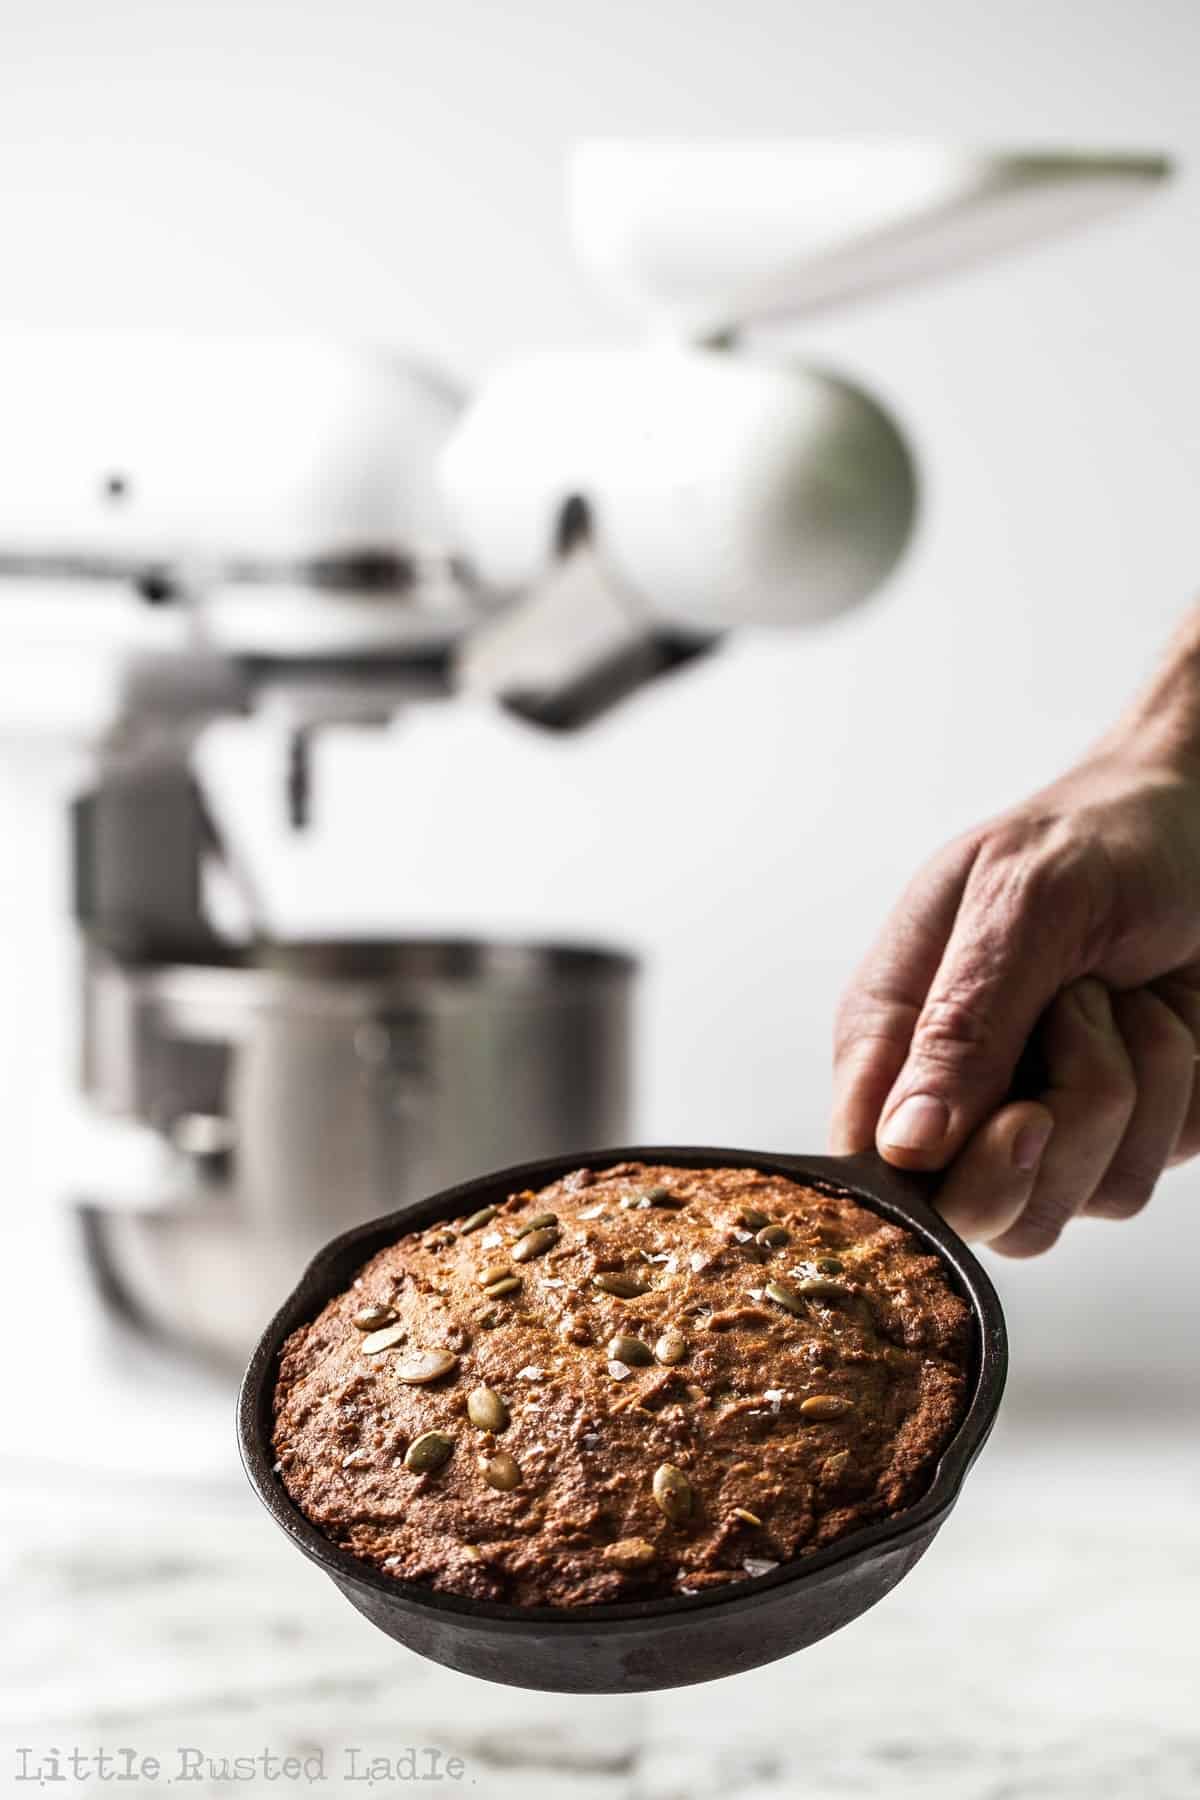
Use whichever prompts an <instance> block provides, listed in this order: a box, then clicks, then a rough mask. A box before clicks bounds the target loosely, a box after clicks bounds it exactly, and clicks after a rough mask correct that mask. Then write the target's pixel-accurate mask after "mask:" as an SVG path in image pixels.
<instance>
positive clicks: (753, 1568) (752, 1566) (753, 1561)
mask: <svg viewBox="0 0 1200 1800" xmlns="http://www.w3.org/2000/svg"><path fill="white" fill-rule="evenodd" d="M742 1567H743V1569H745V1571H746V1573H747V1575H769V1574H770V1573H771V1570H772V1569H777V1568H778V1567H779V1564H778V1563H777V1562H771V1561H770V1559H769V1558H768V1557H765V1556H748V1557H747V1558H746V1560H745V1561H744V1562H743V1564H742Z"/></svg>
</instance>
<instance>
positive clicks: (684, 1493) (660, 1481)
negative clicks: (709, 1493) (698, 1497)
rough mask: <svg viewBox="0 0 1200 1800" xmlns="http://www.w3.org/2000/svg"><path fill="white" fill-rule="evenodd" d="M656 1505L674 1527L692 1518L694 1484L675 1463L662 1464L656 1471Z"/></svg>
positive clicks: (654, 1489) (654, 1487)
mask: <svg viewBox="0 0 1200 1800" xmlns="http://www.w3.org/2000/svg"><path fill="white" fill-rule="evenodd" d="M653 1492H654V1504H655V1505H656V1506H657V1507H658V1510H659V1512H660V1513H662V1514H663V1516H664V1517H665V1518H667V1519H669V1520H670V1521H671V1523H672V1525H682V1524H684V1523H685V1522H686V1520H688V1519H690V1518H691V1516H692V1501H693V1494H692V1484H691V1482H690V1481H689V1480H688V1478H687V1476H686V1475H685V1474H684V1472H683V1470H682V1469H677V1468H676V1467H675V1464H674V1463H660V1464H659V1465H658V1467H657V1469H655V1471H654V1486H653Z"/></svg>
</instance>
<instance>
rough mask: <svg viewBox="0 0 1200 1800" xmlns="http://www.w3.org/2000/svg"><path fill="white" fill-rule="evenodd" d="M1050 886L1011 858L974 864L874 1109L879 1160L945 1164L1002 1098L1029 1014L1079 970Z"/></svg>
mask: <svg viewBox="0 0 1200 1800" xmlns="http://www.w3.org/2000/svg"><path fill="white" fill-rule="evenodd" d="M1054 885H1055V886H1056V887H1057V886H1058V884H1057V883H1055V884H1054ZM1050 886H1051V883H1050V881H1049V879H1048V878H1047V875H1046V872H1045V871H1044V869H1043V868H1042V867H1041V866H1040V865H1039V864H1038V863H1037V862H1036V861H1034V860H1032V859H1029V858H1022V857H1021V856H1020V854H1019V852H1018V853H1010V854H1008V855H1005V856H1002V857H998V856H996V855H995V854H990V853H989V852H988V851H987V850H984V851H983V852H981V854H980V855H979V857H978V858H977V859H976V861H975V863H974V864H973V866H972V868H971V872H970V874H969V876H968V878H967V882H966V886H965V888H964V891H963V897H962V903H961V905H960V907H959V911H958V916H957V918H956V919H955V921H954V925H953V928H952V930H951V932H950V935H949V940H948V942H947V944H946V948H945V951H944V953H943V956H942V959H941V962H940V963H939V965H938V969H937V973H936V974H935V976H934V978H933V981H932V983H931V984H930V987H929V991H928V994H927V995H926V997H925V1001H924V1004H923V1005H922V1007H921V1011H920V1014H919V1016H918V1018H917V1022H916V1025H915V1026H914V1027H913V1033H912V1038H911V1041H910V1043H909V1048H908V1054H907V1056H906V1057H905V1060H904V1064H903V1067H902V1068H901V1070H900V1072H899V1074H898V1075H897V1077H896V1079H895V1081H894V1082H893V1084H892V1088H891V1091H890V1093H889V1094H888V1097H887V1099H886V1101H885V1103H884V1106H883V1111H882V1114H881V1117H880V1121H879V1126H878V1129H877V1132H876V1142H877V1144H878V1147H879V1150H880V1153H881V1154H882V1155H883V1156H884V1157H886V1159H887V1160H888V1161H889V1162H892V1163H895V1164H897V1165H898V1166H899V1167H901V1168H912V1169H939V1168H943V1167H945V1165H946V1164H947V1163H948V1162H950V1161H951V1160H952V1159H953V1158H954V1157H955V1156H956V1155H957V1154H958V1152H959V1150H960V1149H961V1148H962V1147H963V1145H964V1144H965V1143H966V1141H967V1139H968V1138H969V1137H970V1136H971V1134H972V1132H974V1130H975V1129H976V1127H977V1126H979V1125H980V1124H982V1122H983V1121H984V1119H986V1118H987V1117H989V1116H990V1114H991V1113H992V1112H993V1111H994V1110H995V1108H996V1107H997V1106H998V1105H999V1103H1000V1101H1001V1100H1002V1099H1003V1098H1004V1097H1005V1095H1006V1094H1007V1092H1008V1090H1009V1087H1010V1085H1011V1083H1012V1078H1013V1072H1014V1070H1015V1068H1016V1065H1017V1061H1018V1058H1019V1057H1020V1055H1021V1051H1022V1050H1023V1048H1024V1046H1025V1044H1026V1042H1027V1040H1028V1038H1029V1037H1030V1034H1031V1033H1032V1031H1033V1029H1034V1027H1035V1025H1036V1024H1037V1021H1038V1018H1039V1016H1040V1015H1041V1013H1042V1012H1043V1010H1044V1009H1045V1007H1046V1006H1047V1005H1048V1003H1049V1002H1050V1000H1051V999H1052V998H1053V996H1054V995H1055V994H1056V993H1057V992H1058V989H1059V988H1060V987H1061V986H1062V985H1063V983H1064V981H1066V980H1068V979H1070V978H1071V977H1072V976H1074V975H1075V974H1077V973H1079V968H1078V962H1079V957H1080V954H1081V947H1082V944H1083V942H1084V937H1083V931H1084V924H1085V921H1083V920H1079V919H1076V917H1075V916H1074V915H1075V912H1076V910H1077V909H1076V907H1075V906H1074V904H1073V903H1072V900H1071V896H1070V895H1069V894H1066V895H1064V894H1062V893H1061V892H1055V893H1054V894H1053V895H1051V894H1050V892H1049V888H1050Z"/></svg>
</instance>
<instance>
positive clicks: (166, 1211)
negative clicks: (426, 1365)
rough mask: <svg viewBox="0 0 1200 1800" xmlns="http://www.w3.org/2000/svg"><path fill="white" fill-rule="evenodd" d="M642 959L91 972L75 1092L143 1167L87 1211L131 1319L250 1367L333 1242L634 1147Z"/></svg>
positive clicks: (455, 947) (381, 948)
mask: <svg viewBox="0 0 1200 1800" xmlns="http://www.w3.org/2000/svg"><path fill="white" fill-rule="evenodd" d="M634 975H635V965H634V963H633V962H632V961H631V959H630V958H629V957H627V956H624V955H621V954H618V953H614V952H611V951H605V950H597V949H588V948H570V947H566V946H556V945H526V944H503V943H492V942H478V941H475V942H463V941H443V940H439V941H432V942H424V941H412V940H409V941H398V942H397V941H379V940H370V941H367V940H335V941H321V942H305V943H291V944H287V945H270V946H264V947H262V948H260V949H259V950H257V951H256V952H255V953H254V954H253V956H250V957H246V958H245V959H231V960H230V962H229V963H228V964H226V965H217V964H213V963H206V964H202V965H201V964H193V965H185V964H178V965H172V966H162V965H150V966H146V965H131V964H125V963H120V962H116V961H114V960H112V959H110V958H101V957H98V956H94V957H93V959H92V961H91V963H90V966H89V968H88V971H87V975H86V992H87V1008H86V1020H87V1027H86V1031H85V1056H84V1062H85V1073H84V1080H85V1088H86V1090H87V1092H88V1094H89V1096H90V1098H91V1099H92V1101H93V1103H94V1105H95V1106H96V1107H97V1109H98V1110H99V1111H100V1112H101V1113H102V1114H104V1115H106V1116H107V1118H108V1119H109V1120H110V1121H113V1122H114V1129H115V1130H117V1131H121V1130H123V1131H125V1132H126V1133H130V1132H131V1131H133V1132H134V1133H136V1134H137V1135H138V1136H139V1137H140V1139H141V1140H142V1144H143V1149H144V1150H145V1152H146V1154H144V1155H143V1156H142V1157H141V1160H140V1164H139V1167H140V1168H141V1170H142V1171H143V1173H141V1174H140V1175H139V1176H138V1177H137V1178H136V1179H134V1180H133V1181H132V1182H131V1184H130V1185H127V1186H125V1187H123V1188H122V1187H118V1189H117V1190H116V1191H114V1189H113V1188H112V1186H111V1185H108V1186H105V1185H104V1184H103V1183H102V1182H97V1183H95V1184H94V1185H93V1186H92V1187H90V1188H88V1189H86V1190H85V1191H84V1192H83V1194H82V1195H81V1196H80V1200H81V1208H80V1210H81V1217H82V1220H83V1224H84V1231H85V1238H86V1243H87V1247H88V1252H89V1256H90V1259H91V1262H92V1266H93V1269H94V1270H95V1272H96V1275H97V1277H98V1279H99V1281H100V1283H101V1285H102V1287H103V1288H104V1291H105V1292H106V1293H107V1295H108V1296H109V1298H110V1300H112V1301H113V1302H114V1304H115V1305H117V1306H118V1307H119V1308H120V1309H121V1310H122V1311H124V1312H125V1313H127V1314H130V1315H132V1316H134V1317H136V1318H137V1319H138V1320H139V1321H140V1322H141V1323H142V1324H144V1325H147V1326H150V1327H152V1328H154V1329H156V1330H160V1331H166V1332H169V1333H170V1334H171V1335H172V1336H174V1337H180V1338H183V1339H185V1340H186V1341H188V1342H189V1343H191V1344H193V1345H195V1346H197V1347H200V1348H202V1349H205V1350H208V1351H211V1352H214V1353H216V1354H217V1355H219V1356H221V1357H222V1358H223V1359H225V1360H236V1361H238V1362H241V1361H244V1359H245V1356H246V1354H247V1353H248V1351H249V1348H250V1346H251V1344H252V1343H253V1342H254V1340H255V1338H256V1337H257V1335H258V1332H259V1330H260V1329H261V1325H262V1320H263V1317H264V1316H265V1315H266V1314H268V1313H270V1312H271V1311H272V1310H273V1309H274V1307H276V1306H277V1305H278V1304H279V1302H280V1300H281V1299H282V1298H283V1296H284V1295H285V1294H286V1293H287V1291H288V1289H289V1288H290V1287H291V1286H292V1284H293V1283H294V1282H295V1280H296V1279H297V1277H298V1275H299V1273H300V1271H301V1270H302V1269H303V1267H304V1266H305V1264H306V1263H307V1261H308V1260H309V1258H310V1257H311V1256H312V1255H313V1254H314V1252H315V1251H316V1250H317V1249H318V1248H319V1247H320V1246H321V1245H322V1244H324V1243H325V1242H326V1241H327V1240H328V1239H329V1237H330V1236H332V1235H334V1234H336V1233H338V1232H342V1231H345V1230H346V1229H347V1228H348V1227H350V1226H352V1225H355V1224H358V1223H359V1222H361V1221H362V1220H365V1219H369V1218H372V1217H375V1216H377V1215H379V1214H380V1213H388V1212H392V1211H394V1210H395V1208H396V1207H398V1206H404V1205H406V1204H408V1203H410V1202H412V1201H415V1200H418V1199H420V1198H421V1197H423V1196H424V1195H426V1194H428V1193H431V1192H436V1191H437V1190H438V1189H439V1188H443V1187H445V1186H447V1185H448V1184H451V1183H454V1182H459V1181H463V1180H466V1179H467V1178H469V1177H470V1176H472V1175H477V1174H479V1173H480V1172H481V1171H483V1170H485V1169H489V1168H494V1167H497V1166H500V1165H503V1164H506V1163H511V1162H514V1161H516V1160H518V1159H524V1158H527V1157H530V1156H544V1155H553V1154H555V1153H558V1152H562V1151H564V1150H566V1149H568V1148H569V1147H570V1146H571V1145H572V1144H576V1143H600V1142H607V1141H616V1140H617V1139H619V1138H620V1137H621V1136H622V1134H627V1133H628V1126H629V1118H628V1111H629V1096H630V1087H631V1081H630V1037H631V1017H630V1015H631V1006H630V1002H631V996H632V988H633V980H634Z"/></svg>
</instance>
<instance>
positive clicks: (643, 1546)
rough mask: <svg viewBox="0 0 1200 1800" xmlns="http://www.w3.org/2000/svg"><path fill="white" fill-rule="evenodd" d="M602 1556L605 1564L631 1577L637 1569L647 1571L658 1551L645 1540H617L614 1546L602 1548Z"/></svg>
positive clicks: (609, 1545)
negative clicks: (610, 1564)
mask: <svg viewBox="0 0 1200 1800" xmlns="http://www.w3.org/2000/svg"><path fill="white" fill-rule="evenodd" d="M602 1555H603V1557H604V1560H605V1562H608V1563H612V1564H613V1565H614V1567H615V1568H618V1569H622V1570H623V1571H624V1572H625V1574H627V1575H632V1574H634V1573H635V1572H636V1571H637V1570H638V1569H648V1568H649V1566H650V1564H651V1563H652V1562H654V1561H655V1560H656V1558H657V1556H658V1551H657V1550H656V1549H655V1548H654V1545H653V1544H649V1543H647V1542H646V1539H645V1538H618V1540H617V1542H616V1543H615V1544H606V1545H605V1546H604V1550H603V1552H602Z"/></svg>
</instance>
